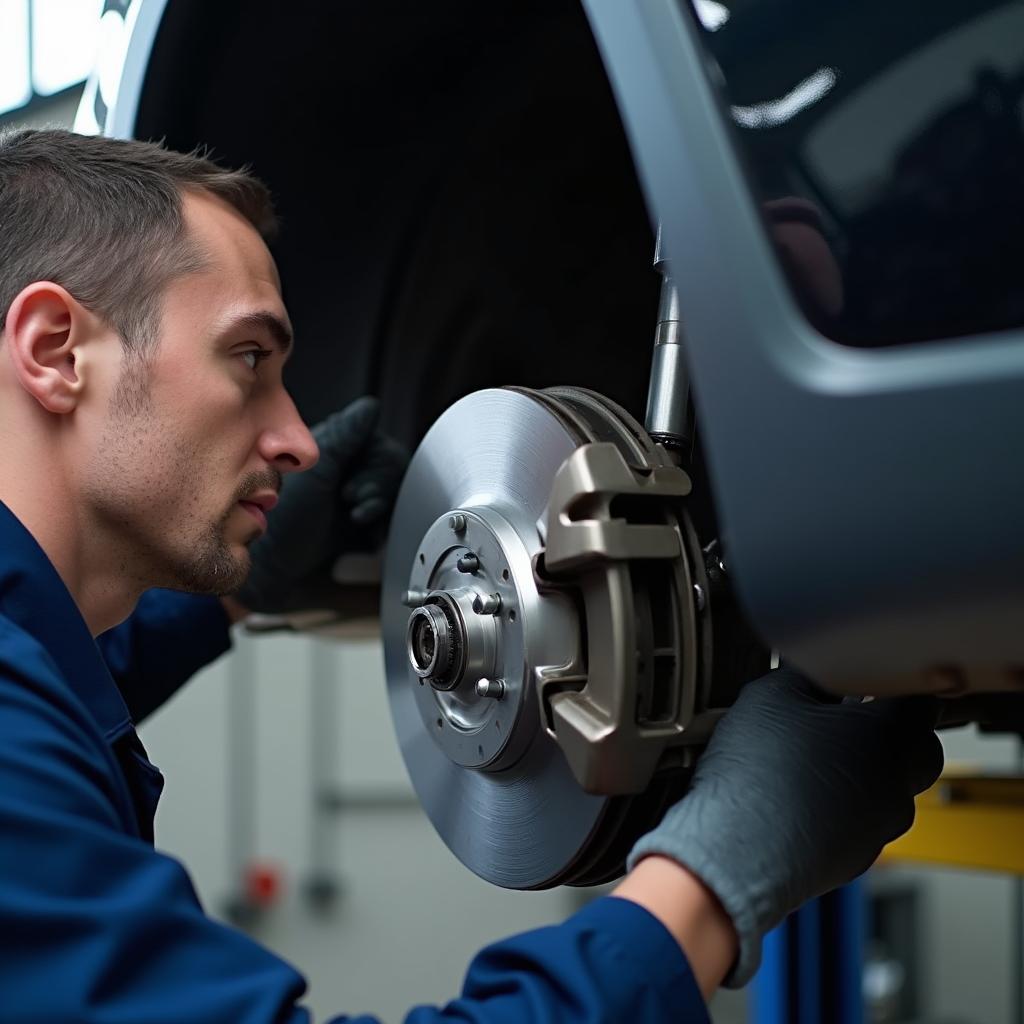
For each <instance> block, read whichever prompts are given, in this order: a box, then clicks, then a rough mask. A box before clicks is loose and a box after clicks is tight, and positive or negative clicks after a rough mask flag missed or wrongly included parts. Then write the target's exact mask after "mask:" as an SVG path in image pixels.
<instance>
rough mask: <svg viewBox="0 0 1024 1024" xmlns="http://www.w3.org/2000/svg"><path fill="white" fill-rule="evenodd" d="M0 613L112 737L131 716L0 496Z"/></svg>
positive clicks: (66, 597)
mask: <svg viewBox="0 0 1024 1024" xmlns="http://www.w3.org/2000/svg"><path fill="white" fill-rule="evenodd" d="M0 615H3V616H5V617H6V618H8V619H10V620H11V621H12V622H13V623H15V625H17V626H19V627H21V629H23V630H25V632H26V633H29V634H30V635H31V636H33V637H35V639H36V640H38V641H39V643H40V644H42V646H43V647H45V648H46V651H47V653H48V654H49V655H50V657H51V658H53V660H54V662H55V663H56V665H57V668H58V669H59V670H60V672H61V675H62V676H63V677H64V679H65V681H66V682H67V684H68V686H69V687H70V688H71V690H72V691H73V692H74V693H75V695H76V696H77V697H78V699H79V700H81V701H82V702H83V703H84V704H85V705H86V707H87V708H88V709H89V711H90V712H91V713H92V716H93V718H94V719H95V720H96V723H97V724H98V725H99V727H100V729H102V730H103V733H104V734H105V736H106V738H107V741H108V742H109V743H113V742H114V741H115V740H117V739H119V738H120V737H121V736H123V735H124V734H125V733H126V732H127V731H128V730H129V729H130V728H131V725H132V722H131V716H130V715H129V714H128V708H127V706H126V705H125V702H124V698H123V697H122V696H121V691H120V690H118V688H117V684H116V683H115V682H114V679H113V677H112V676H111V674H110V672H109V670H108V669H107V665H106V662H105V661H104V660H103V656H102V655H101V654H100V650H99V648H98V647H97V646H96V641H95V640H94V639H93V638H92V635H91V634H90V632H89V627H88V626H87V625H86V624H85V619H83V618H82V613H81V612H80V611H79V610H78V606H77V605H76V604H75V602H74V601H73V600H72V598H71V594H70V593H69V592H68V588H67V587H66V586H64V581H63V580H62V579H61V578H60V576H59V575H58V573H57V570H56V569H55V568H54V567H53V563H52V562H51V561H50V560H49V558H47V557H46V552H44V551H43V549H42V548H41V547H40V546H39V545H38V544H37V543H36V540H35V538H34V537H33V536H32V534H31V533H29V532H28V530H27V529H26V528H25V527H24V526H23V525H22V524H21V522H20V521H19V520H18V518H17V517H16V516H15V515H14V513H13V512H11V510H10V509H9V508H8V507H7V506H6V505H5V504H4V503H3V502H2V501H0Z"/></svg>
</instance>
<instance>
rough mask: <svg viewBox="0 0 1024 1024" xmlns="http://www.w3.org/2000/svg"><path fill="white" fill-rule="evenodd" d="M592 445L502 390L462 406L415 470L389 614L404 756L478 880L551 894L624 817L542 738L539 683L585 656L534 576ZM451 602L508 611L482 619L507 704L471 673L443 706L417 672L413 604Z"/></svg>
mask: <svg viewBox="0 0 1024 1024" xmlns="http://www.w3.org/2000/svg"><path fill="white" fill-rule="evenodd" d="M578 444H579V439H578V438H577V437H576V436H574V435H573V434H572V433H571V432H570V430H569V428H568V427H567V426H566V425H565V424H564V423H563V422H562V421H561V420H560V419H559V418H557V417H556V415H555V414H554V413H552V412H551V411H549V410H548V409H547V408H545V407H544V405H543V404H542V403H540V402H538V401H537V400H535V399H534V398H533V397H531V396H529V395H526V394H523V393H520V392H515V391H509V390H489V391H481V392H476V393H474V394H472V395H470V396H468V397H466V398H464V399H462V400H461V401H459V402H457V403H456V404H455V405H453V406H452V407H451V408H449V409H448V410H447V411H446V412H445V413H444V414H443V415H442V416H441V417H440V419H439V420H438V421H437V422H436V423H435V424H434V426H433V427H432V428H431V429H430V431H429V432H428V433H427V435H426V437H425V438H424V440H423V442H422V444H421V445H420V447H419V448H418V450H417V451H416V453H415V455H414V456H413V459H412V462H411V465H410V467H409V470H408V473H407V474H406V477H405V480H404V482H403V485H402V489H401V492H400V494H399V497H398V502H397V505H396V509H395V514H394V518H393V520H392V526H391V534H390V537H389V541H388V553H387V560H386V564H385V573H384V590H383V598H382V606H381V615H382V627H383V635H384V651H385V662H386V669H387V680H388V696H389V699H390V703H391V710H392V716H393V719H394V722H395V729H396V732H397V736H398V741H399V745H400V747H401V750H402V755H403V757H404V759H405V762H406V766H407V768H408V770H409V775H410V778H411V779H412V783H413V786H414V787H415V789H416V793H417V795H418V797H419V799H420V802H421V803H422V805H423V807H424V809H425V810H426V812H427V814H428V816H429V817H430V819H431V821H432V822H433V824H434V827H435V828H436V829H437V831H438V832H439V834H440V835H441V837H442V838H443V839H444V841H445V843H446V844H447V845H448V846H449V848H450V849H451V850H452V851H453V852H454V853H455V855H456V856H457V857H459V859H460V860H462V862H463V863H464V864H466V865H467V867H469V868H470V869H471V870H472V871H474V872H475V873H476V874H478V875H480V876H482V877H483V878H486V879H488V880H489V881H492V882H494V883H496V884H498V885H502V886H505V887H508V888H520V889H528V888H539V887H543V886H546V885H550V884H553V883H554V882H556V881H557V880H559V878H561V877H564V876H565V875H566V874H567V873H568V872H569V871H570V869H571V867H572V865H573V864H574V863H575V862H577V861H578V860H579V858H580V857H581V855H582V854H583V852H584V851H585V850H586V849H587V844H588V841H589V840H590V838H591V837H592V836H593V835H594V833H595V832H596V831H597V829H598V827H599V826H600V824H601V822H602V819H603V817H604V816H605V814H606V811H607V810H608V807H609V804H610V803H611V801H610V800H609V799H608V798H607V797H602V796H592V795H588V794H586V793H584V792H583V791H582V789H581V788H580V787H579V785H578V784H577V782H576V780H575V779H574V778H573V775H572V772H571V771H570V769H569V766H568V763H567V762H566V759H565V757H564V755H563V753H562V751H561V750H560V749H559V747H558V745H557V744H556V743H555V741H554V740H553V739H552V738H551V737H550V736H549V735H548V734H547V733H546V732H545V730H544V729H543V728H541V727H540V721H539V714H538V707H537V692H536V680H535V676H536V674H537V673H538V672H540V671H541V670H543V669H544V668H546V667H550V666H553V665H562V664H567V663H570V662H572V661H573V660H574V659H576V658H577V657H578V655H579V650H578V646H579V642H580V626H579V622H578V620H577V616H576V611H575V609H574V607H573V605H572V603H571V601H569V600H568V599H567V598H566V597H565V596H564V595H561V594H558V593H552V594H548V593H545V594H541V593H540V592H539V591H538V589H537V585H536V582H535V579H534V574H533V567H532V563H531V560H532V558H533V557H534V556H535V555H536V554H537V553H538V552H539V551H540V549H541V543H540V537H539V535H538V531H537V521H538V519H541V518H542V516H543V513H544V510H545V506H546V503H547V499H548V495H549V493H550V490H551V483H552V480H553V479H554V476H555V473H556V471H557V470H558V468H559V466H560V465H561V464H562V462H563V461H564V460H565V459H566V457H567V456H568V455H570V454H571V453H572V452H573V451H574V450H575V448H576V447H577V446H578ZM452 516H463V517H465V529H464V531H463V532H461V533H460V534H458V535H457V534H455V533H454V531H453V530H452V528H451V527H450V526H449V520H450V517H452ZM458 523H459V525H460V526H461V525H462V520H458ZM470 551H472V552H473V554H474V555H476V557H477V559H478V561H479V568H478V570H477V572H476V573H473V574H466V573H460V571H459V568H458V563H459V561H460V560H462V559H463V558H464V557H465V555H466V554H467V553H468V552H470ZM463 564H464V565H465V563H463ZM506 573H507V576H506ZM449 588H462V590H463V592H462V593H461V594H460V598H461V600H460V601H459V606H460V607H462V608H468V609H469V611H468V615H471V616H473V615H474V613H473V612H472V598H471V597H470V596H469V592H468V590H467V588H478V589H477V591H476V592H478V593H479V594H480V595H483V596H486V595H487V594H493V593H497V594H499V595H500V597H501V601H502V607H501V609H500V612H499V614H497V615H494V616H490V615H487V616H481V615H475V616H474V617H475V618H476V619H477V620H478V621H481V622H488V623H494V624H495V628H496V630H497V633H496V639H495V645H494V649H493V651H491V652H490V653H489V654H487V657H490V658H491V659H492V662H493V669H492V671H491V673H490V675H489V676H488V677H487V678H490V676H491V675H492V676H494V677H498V678H500V679H501V681H502V683H503V687H504V689H503V692H502V697H501V699H500V700H496V699H494V697H492V696H485V695H482V694H481V692H480V691H479V690H478V689H477V683H478V677H473V678H470V673H467V674H466V675H465V677H464V678H463V679H461V680H460V681H459V683H458V685H457V686H456V688H455V689H453V690H451V691H448V692H443V693H440V692H437V691H435V690H433V689H432V687H430V686H426V685H422V684H421V679H420V678H419V677H418V676H417V675H416V673H415V672H414V671H413V667H412V665H411V664H410V660H409V653H408V647H407V623H408V620H409V615H410V613H409V610H408V608H407V607H406V606H405V605H403V603H402V598H403V597H404V596H405V594H406V592H407V591H410V590H412V591H428V592H430V591H435V592H436V591H439V590H444V591H445V592H448V590H449ZM465 601H468V604H465V603H464V602H465ZM467 657H469V658H470V659H472V658H474V657H475V654H474V653H473V652H472V651H471V652H469V654H468V655H467ZM481 689H482V690H484V691H486V689H487V688H486V687H483V688H481Z"/></svg>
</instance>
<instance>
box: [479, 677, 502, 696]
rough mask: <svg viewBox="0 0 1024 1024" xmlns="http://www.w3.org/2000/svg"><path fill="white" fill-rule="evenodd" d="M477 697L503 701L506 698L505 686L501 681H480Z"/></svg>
mask: <svg viewBox="0 0 1024 1024" xmlns="http://www.w3.org/2000/svg"><path fill="white" fill-rule="evenodd" d="M476 695H477V696H478V697H490V698H492V699H493V700H501V698H502V697H504V696H505V684H504V683H503V682H502V681H501V680H500V679H478V680H477V681H476Z"/></svg>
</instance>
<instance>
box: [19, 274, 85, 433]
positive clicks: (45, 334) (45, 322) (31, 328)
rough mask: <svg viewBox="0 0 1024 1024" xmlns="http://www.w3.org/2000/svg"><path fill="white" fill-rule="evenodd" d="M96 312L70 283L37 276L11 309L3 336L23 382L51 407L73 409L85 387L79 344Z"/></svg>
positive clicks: (61, 411) (56, 410)
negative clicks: (68, 287) (81, 300)
mask: <svg viewBox="0 0 1024 1024" xmlns="http://www.w3.org/2000/svg"><path fill="white" fill-rule="evenodd" d="M90 320H91V317H90V316H89V314H88V312H87V311H86V310H85V308H84V307H83V306H82V305H81V303H79V302H78V301H77V300H76V299H75V298H74V297H73V296H72V295H71V294H70V292H68V291H67V290H66V289H64V288H62V287H61V286H60V285H59V284H54V283H53V282H52V281H36V282H34V283H33V284H30V285H29V286H28V287H27V288H24V289H22V291H21V292H19V293H18V295H17V296H16V297H15V299H14V302H12V303H11V307H10V309H9V310H8V311H7V325H6V329H5V330H4V341H5V343H6V347H7V350H8V354H9V358H10V360H11V365H12V367H13V369H14V374H15V376H16V377H17V379H18V383H19V384H21V386H22V387H23V388H24V389H25V391H26V393H27V394H29V395H31V396H32V397H33V398H34V399H35V400H36V401H37V402H38V403H39V404H40V405H41V406H42V407H43V408H44V409H46V410H47V412H52V413H57V414H59V415H63V414H66V413H69V412H72V411H74V409H75V407H76V406H77V404H78V400H79V397H80V395H81V392H82V378H81V374H80V373H79V372H78V371H79V368H78V367H76V357H77V355H78V353H77V351H76V349H77V348H78V346H79V345H80V344H81V342H82V341H83V340H84V336H85V335H86V334H87V332H88V327H89V323H90Z"/></svg>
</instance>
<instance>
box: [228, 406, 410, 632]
mask: <svg viewBox="0 0 1024 1024" xmlns="http://www.w3.org/2000/svg"><path fill="white" fill-rule="evenodd" d="M377 414H378V403H377V400H376V399H375V398H371V397H369V396H365V397H363V398H357V399H356V400H355V401H354V402H352V403H351V405H348V406H346V407H345V408H344V409H342V410H341V411H340V412H336V413H333V414H332V415H331V416H328V417H327V419H325V420H324V421H323V422H322V423H320V424H318V425H317V426H316V427H314V428H313V437H314V438H315V439H316V443H317V444H318V445H319V447H320V459H319V461H318V462H317V464H316V465H315V466H314V467H313V468H312V469H309V470H307V471H306V472H304V473H292V474H290V475H288V476H287V477H285V479H284V483H283V486H282V488H281V500H280V502H279V503H278V505H277V507H276V508H274V509H273V510H272V511H271V513H270V515H269V516H268V517H267V532H266V533H265V534H264V535H263V536H262V537H261V538H260V539H259V540H258V541H256V543H255V544H253V546H252V549H251V557H252V568H251V569H250V570H249V576H248V578H247V579H246V581H245V583H244V584H243V585H242V586H241V588H240V589H239V590H238V592H237V593H236V594H235V595H234V596H235V597H236V599H237V600H238V601H239V602H240V603H241V604H242V605H244V606H245V607H246V608H247V609H248V610H249V611H254V612H269V613H286V612H296V611H305V610H308V609H313V608H331V607H333V606H334V605H335V603H336V601H335V598H336V597H337V595H338V593H339V591H340V589H341V588H339V586H338V584H336V583H335V582H334V581H333V580H332V579H331V568H332V566H333V565H334V563H335V562H336V561H337V559H338V558H339V557H340V556H341V555H343V554H346V553H348V552H351V551H365V550H369V549H370V548H372V547H373V546H374V545H375V544H379V543H380V542H381V541H382V540H383V528H384V526H385V525H386V522H387V517H388V515H389V513H390V511H391V507H392V505H393V504H394V499H395V495H396V494H397V493H398V485H399V483H400V482H401V479H402V474H403V473H404V472H405V467H406V464H407V463H408V456H407V454H406V452H405V449H404V448H403V447H402V446H401V445H400V444H399V443H398V442H397V441H394V440H393V439H391V438H388V437H385V436H383V435H382V434H380V433H377V432H376V429H375V428H376V425H377Z"/></svg>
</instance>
